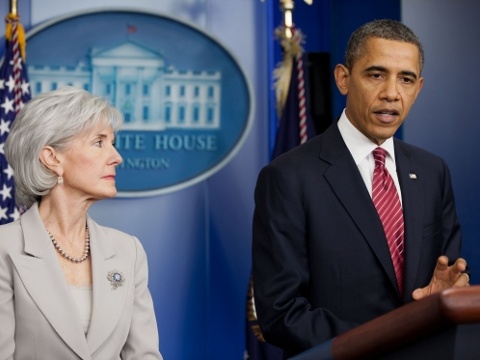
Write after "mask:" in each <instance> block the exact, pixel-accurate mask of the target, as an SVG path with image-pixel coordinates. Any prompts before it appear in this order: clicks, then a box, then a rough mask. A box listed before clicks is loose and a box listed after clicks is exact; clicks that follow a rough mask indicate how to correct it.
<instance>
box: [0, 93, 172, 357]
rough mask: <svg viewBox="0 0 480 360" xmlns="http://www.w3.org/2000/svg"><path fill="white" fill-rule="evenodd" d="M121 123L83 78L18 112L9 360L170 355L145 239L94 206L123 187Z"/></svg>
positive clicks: (8, 258)
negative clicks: (117, 142) (107, 222)
mask: <svg viewBox="0 0 480 360" xmlns="http://www.w3.org/2000/svg"><path fill="white" fill-rule="evenodd" d="M121 123H122V116H121V114H120V112H119V111H118V110H116V109H115V108H113V107H111V106H110V105H109V104H108V103H107V101H106V100H104V99H102V98H100V97H96V96H93V95H91V94H89V93H88V92H86V91H84V90H80V89H76V88H73V87H66V88H62V89H59V90H56V91H52V92H49V93H44V94H42V95H39V96H38V97H36V98H34V99H32V100H30V101H29V102H28V103H27V104H26V105H25V106H24V107H23V109H22V110H21V111H20V113H19V114H18V116H17V118H16V120H15V121H14V123H13V125H12V128H11V131H10V134H9V136H8V139H7V142H6V145H5V155H6V157H7V160H8V162H9V164H10V166H11V167H12V168H13V170H14V173H15V186H16V201H17V205H20V206H22V207H23V208H24V209H26V211H25V212H24V213H23V215H22V216H21V217H20V218H19V219H18V220H16V221H15V222H13V223H9V224H7V225H2V226H0V360H4V359H15V360H33V359H45V360H52V359H62V360H68V359H72V360H73V359H98V360H114V359H126V360H128V359H132V360H133V359H139V360H150V359H151V360H153V359H162V356H161V354H160V352H159V344H158V331H157V324H156V320H155V314H154V309H153V303H152V298H151V296H150V292H149V290H148V287H147V282H148V272H147V260H146V255H145V251H144V249H143V247H142V245H141V244H140V242H139V241H138V239H137V238H136V237H134V236H131V235H128V234H125V233H123V232H120V231H117V230H114V229H111V228H107V227H103V226H100V225H98V224H97V223H96V222H95V221H93V220H92V219H91V218H90V217H89V215H88V213H87V211H88V209H89V207H90V206H91V205H92V204H93V203H94V202H95V201H97V200H101V199H105V198H111V197H113V196H115V194H116V187H115V168H116V166H117V165H119V164H120V163H121V161H122V158H121V156H120V155H119V153H118V152H117V150H116V149H115V147H114V139H115V132H116V131H117V130H118V129H119V128H120V126H121Z"/></svg>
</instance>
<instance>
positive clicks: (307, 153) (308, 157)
mask: <svg viewBox="0 0 480 360" xmlns="http://www.w3.org/2000/svg"><path fill="white" fill-rule="evenodd" d="M321 145H322V135H321V134H320V135H317V136H315V137H314V138H312V139H310V140H308V141H307V142H305V143H304V144H301V145H299V146H297V147H295V148H293V149H291V150H289V151H287V152H285V153H283V154H281V155H279V156H277V157H276V158H275V159H273V160H272V161H271V162H270V164H269V165H273V166H280V167H284V166H287V167H288V166H295V167H296V166H300V165H301V164H304V163H306V162H310V161H312V160H315V159H317V158H318V154H319V152H320V148H321Z"/></svg>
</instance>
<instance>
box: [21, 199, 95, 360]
mask: <svg viewBox="0 0 480 360" xmlns="http://www.w3.org/2000/svg"><path fill="white" fill-rule="evenodd" d="M20 222H21V224H22V230H23V236H24V241H25V253H26V254H27V255H17V256H12V261H13V264H14V266H15V269H16V270H17V272H18V274H19V276H20V277H21V279H22V282H23V284H24V286H25V288H26V289H27V291H28V293H29V294H30V296H31V297H32V300H33V301H34V302H35V303H36V304H37V306H38V308H39V309H40V311H41V312H42V313H43V314H44V316H45V317H46V318H47V320H48V321H49V322H50V324H51V325H52V327H53V328H54V329H55V331H56V332H57V333H58V335H59V336H60V337H61V338H62V339H63V340H64V341H65V343H66V344H67V345H68V346H69V347H70V348H71V349H72V350H73V351H74V352H75V353H76V354H77V355H78V356H79V357H80V358H81V359H91V357H90V351H89V349H88V345H87V342H86V339H85V334H84V332H83V329H82V327H81V322H80V319H79V317H78V315H77V310H76V309H75V308H74V304H73V298H72V294H71V293H70V291H69V289H68V286H67V283H66V281H65V277H64V276H63V272H62V269H61V267H60V264H59V262H58V259H57V256H56V253H55V250H54V248H53V246H52V243H51V240H50V238H49V236H48V234H47V232H46V230H45V227H44V225H43V223H42V221H41V219H40V215H39V214H38V205H37V204H34V205H32V207H31V208H30V209H29V210H28V211H27V212H26V213H25V214H24V215H23V216H22V217H21V219H20ZM72 317H73V319H72ZM68 319H72V320H68Z"/></svg>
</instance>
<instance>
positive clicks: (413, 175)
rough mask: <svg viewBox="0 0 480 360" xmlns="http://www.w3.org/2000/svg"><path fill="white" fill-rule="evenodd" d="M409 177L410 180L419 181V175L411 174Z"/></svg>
mask: <svg viewBox="0 0 480 360" xmlns="http://www.w3.org/2000/svg"><path fill="white" fill-rule="evenodd" d="M408 176H409V177H410V179H412V180H416V179H417V174H413V173H411V174H408Z"/></svg>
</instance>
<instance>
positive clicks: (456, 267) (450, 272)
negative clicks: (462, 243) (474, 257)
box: [412, 256, 470, 300]
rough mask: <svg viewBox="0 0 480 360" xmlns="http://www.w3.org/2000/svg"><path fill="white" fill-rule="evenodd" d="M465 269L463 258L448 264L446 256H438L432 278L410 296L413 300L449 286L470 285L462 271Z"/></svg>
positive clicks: (467, 277) (466, 275) (465, 263)
mask: <svg viewBox="0 0 480 360" xmlns="http://www.w3.org/2000/svg"><path fill="white" fill-rule="evenodd" d="M466 269H467V262H466V261H465V259H462V258H458V259H457V260H456V261H455V263H454V264H453V265H452V266H448V258H447V257H446V256H440V257H439V258H438V260H437V265H436V266H435V270H434V271H433V276H432V280H430V284H428V285H427V286H426V287H424V288H418V289H416V290H414V291H413V293H412V296H413V298H414V299H415V300H419V299H422V298H424V297H426V296H428V295H430V294H433V293H436V292H439V291H442V290H445V289H448V288H450V287H453V286H455V287H466V286H470V284H469V280H470V278H469V276H468V274H466V273H464V271H465V270H466Z"/></svg>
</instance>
